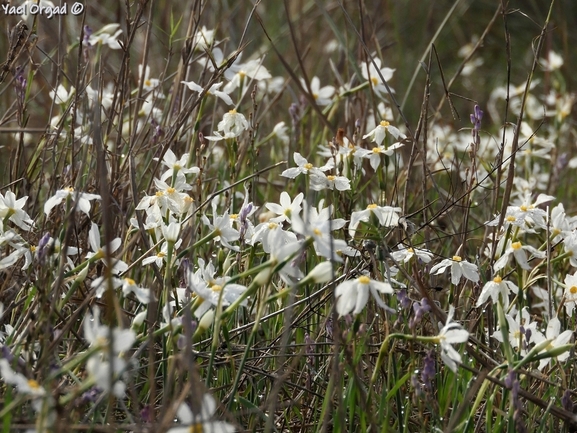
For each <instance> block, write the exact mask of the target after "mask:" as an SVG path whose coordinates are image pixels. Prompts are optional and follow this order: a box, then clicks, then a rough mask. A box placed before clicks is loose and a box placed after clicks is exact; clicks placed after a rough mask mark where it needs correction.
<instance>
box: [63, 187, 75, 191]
mask: <svg viewBox="0 0 577 433" xmlns="http://www.w3.org/2000/svg"><path fill="white" fill-rule="evenodd" d="M64 191H67V192H74V188H72V187H71V186H69V187H67V188H64Z"/></svg>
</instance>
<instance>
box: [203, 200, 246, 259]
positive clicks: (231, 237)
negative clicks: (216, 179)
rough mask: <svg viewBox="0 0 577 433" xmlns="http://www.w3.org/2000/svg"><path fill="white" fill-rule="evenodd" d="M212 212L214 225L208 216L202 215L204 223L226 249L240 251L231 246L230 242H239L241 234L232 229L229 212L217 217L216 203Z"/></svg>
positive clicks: (236, 247)
mask: <svg viewBox="0 0 577 433" xmlns="http://www.w3.org/2000/svg"><path fill="white" fill-rule="evenodd" d="M212 212H213V214H212V215H213V216H212V219H213V223H211V222H210V220H209V219H208V218H207V216H206V215H204V214H203V215H202V217H201V219H202V222H203V223H204V224H205V225H207V226H208V228H209V229H210V230H211V231H212V232H214V233H215V234H216V235H217V236H216V237H215V238H214V239H215V240H216V241H217V242H220V243H221V244H222V245H223V246H225V247H226V248H229V249H231V250H233V251H240V248H239V247H238V246H233V245H231V244H230V242H234V241H237V240H238V239H239V238H240V233H239V232H238V230H236V229H234V228H233V227H232V222H231V219H230V215H229V214H228V211H226V212H225V213H224V215H221V216H217V214H216V203H215V202H213V207H212Z"/></svg>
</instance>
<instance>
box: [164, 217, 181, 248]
mask: <svg viewBox="0 0 577 433" xmlns="http://www.w3.org/2000/svg"><path fill="white" fill-rule="evenodd" d="M161 230H162V236H163V237H164V240H165V241H166V242H172V243H175V242H176V241H178V235H179V234H180V224H179V223H176V222H171V223H170V224H169V225H164V224H163V225H162V229H161Z"/></svg>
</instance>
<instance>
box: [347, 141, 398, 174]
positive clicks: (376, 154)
mask: <svg viewBox="0 0 577 433" xmlns="http://www.w3.org/2000/svg"><path fill="white" fill-rule="evenodd" d="M403 146H404V144H403V143H395V144H393V145H391V146H389V147H388V148H386V147H385V146H381V145H379V146H376V147H373V148H372V149H370V150H368V149H361V148H359V149H358V150H357V154H358V156H360V157H361V158H366V159H368V160H369V162H370V164H371V167H372V168H373V170H375V171H376V170H377V168H379V165H380V164H381V155H385V156H391V155H393V154H394V153H395V150H396V149H398V148H400V147H403Z"/></svg>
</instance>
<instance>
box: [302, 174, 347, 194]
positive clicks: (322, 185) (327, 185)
mask: <svg viewBox="0 0 577 433" xmlns="http://www.w3.org/2000/svg"><path fill="white" fill-rule="evenodd" d="M310 181H311V183H310V186H311V189H312V190H313V191H322V190H325V189H330V190H331V191H332V190H334V189H336V190H337V191H348V190H350V189H351V181H350V179H348V178H347V177H345V176H333V175H332V174H329V175H325V174H324V173H322V172H318V173H311V176H310Z"/></svg>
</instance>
